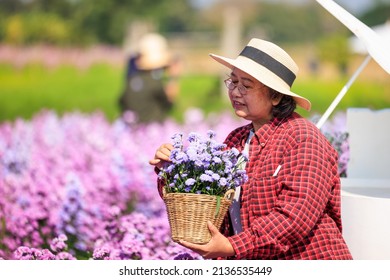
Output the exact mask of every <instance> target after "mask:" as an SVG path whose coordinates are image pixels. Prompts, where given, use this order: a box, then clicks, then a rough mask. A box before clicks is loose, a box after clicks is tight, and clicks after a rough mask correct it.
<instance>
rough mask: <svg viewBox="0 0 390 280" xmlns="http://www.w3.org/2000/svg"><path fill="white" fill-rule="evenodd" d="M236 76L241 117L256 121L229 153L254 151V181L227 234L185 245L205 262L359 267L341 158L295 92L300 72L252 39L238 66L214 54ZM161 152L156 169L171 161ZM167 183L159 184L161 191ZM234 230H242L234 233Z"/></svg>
mask: <svg viewBox="0 0 390 280" xmlns="http://www.w3.org/2000/svg"><path fill="white" fill-rule="evenodd" d="M211 57H212V58H214V59H215V60H216V61H217V62H219V63H221V64H222V65H224V66H226V67H228V68H229V69H230V71H231V72H230V73H229V77H228V78H227V79H226V80H225V84H226V86H227V89H228V94H229V98H230V101H231V105H232V107H233V109H234V111H235V113H236V115H237V116H239V117H241V118H244V119H246V120H248V121H250V123H249V124H247V125H244V126H242V127H239V128H237V129H235V130H233V131H232V132H230V133H229V135H228V136H227V138H226V140H225V143H226V144H227V148H233V147H235V148H237V149H239V150H240V151H242V150H244V148H245V146H246V145H248V146H247V147H248V148H249V162H248V163H247V165H246V171H247V174H248V177H249V180H248V181H247V182H246V183H245V184H243V185H242V186H241V188H240V189H238V190H237V192H236V195H237V196H235V199H236V200H237V201H236V202H237V203H239V207H238V208H237V210H236V211H231V212H229V214H228V215H227V216H228V217H226V218H225V221H224V223H223V225H222V228H221V232H222V233H220V232H219V231H218V229H217V228H216V227H215V226H214V225H212V224H211V223H210V222H208V226H209V230H210V232H211V235H212V238H211V240H210V241H209V242H208V243H207V244H204V245H199V244H192V243H189V242H186V241H181V242H180V244H182V245H183V246H185V247H187V248H190V249H192V250H193V251H195V252H197V253H199V254H200V255H202V256H203V257H204V258H229V259H352V256H351V254H350V252H349V249H348V247H347V245H346V243H345V241H344V239H343V236H342V223H341V211H340V204H341V195H340V178H339V174H338V162H337V161H338V155H337V152H336V151H335V149H334V148H333V147H332V146H331V144H330V143H329V142H328V140H327V139H326V138H325V136H324V135H323V134H322V133H321V132H320V130H319V129H318V128H316V126H315V125H314V124H313V123H311V122H310V121H308V120H306V119H304V118H302V117H301V116H300V115H299V114H298V113H296V112H295V109H296V106H297V105H298V106H300V107H302V108H304V109H306V110H310V107H311V104H310V102H309V100H307V99H306V98H304V97H302V96H300V95H298V94H296V93H294V92H292V91H291V90H290V89H291V86H292V84H293V82H294V80H295V78H296V74H297V72H298V66H297V65H296V64H295V62H294V61H293V59H292V58H291V57H290V56H289V55H288V54H287V53H286V52H285V51H284V50H283V49H281V48H280V47H278V46H277V45H275V44H273V43H271V42H267V41H264V40H260V39H252V40H251V41H250V42H249V44H248V45H247V46H246V47H245V48H244V49H243V51H242V52H241V53H240V54H239V56H238V57H237V58H236V59H230V58H226V57H223V56H218V55H214V54H211ZM171 150H172V145H171V144H163V145H161V146H160V147H159V148H158V149H157V151H156V153H155V156H154V158H153V159H151V160H150V162H149V163H150V164H152V165H155V166H156V168H161V167H162V164H163V163H164V161H169V155H170V151H171ZM163 185H164V182H163V181H161V180H159V182H158V188H159V191H160V194H161V188H162V187H163ZM233 224H234V226H232V225H233Z"/></svg>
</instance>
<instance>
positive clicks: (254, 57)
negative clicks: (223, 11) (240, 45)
mask: <svg viewBox="0 0 390 280" xmlns="http://www.w3.org/2000/svg"><path fill="white" fill-rule="evenodd" d="M210 56H211V57H212V58H214V59H215V60H216V61H218V62H219V63H221V64H223V65H225V66H227V67H229V68H230V69H233V68H238V69H240V70H241V71H244V72H245V73H247V74H249V75H251V76H252V77H253V78H255V79H256V80H258V81H260V82H261V83H263V84H264V85H266V86H268V87H270V88H272V89H274V90H276V91H278V92H280V93H282V94H286V95H290V96H292V97H293V98H294V100H295V101H296V103H297V105H298V106H300V107H302V108H303V109H305V110H307V111H310V108H311V103H310V101H309V100H308V99H306V98H304V97H302V96H300V95H298V94H296V93H294V92H292V91H291V86H292V84H293V82H294V80H295V78H296V75H297V73H298V66H297V64H296V63H295V62H294V60H293V59H292V58H291V57H290V56H289V55H288V54H287V53H286V52H285V51H284V50H283V49H282V48H280V47H279V46H277V45H275V44H273V43H271V42H268V41H265V40H261V39H257V38H254V39H252V40H250V41H249V43H248V45H247V46H245V48H244V49H243V50H242V52H241V53H240V54H239V55H238V57H237V58H236V59H231V58H227V57H223V56H220V55H215V54H210Z"/></svg>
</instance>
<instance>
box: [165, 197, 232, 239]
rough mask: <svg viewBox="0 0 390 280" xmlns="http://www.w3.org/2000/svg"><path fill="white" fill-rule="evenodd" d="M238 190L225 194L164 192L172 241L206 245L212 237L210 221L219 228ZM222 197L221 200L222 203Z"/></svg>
mask: <svg viewBox="0 0 390 280" xmlns="http://www.w3.org/2000/svg"><path fill="white" fill-rule="evenodd" d="M233 196H234V190H229V191H227V192H226V194H225V196H224V197H219V198H218V197H217V196H214V195H206V194H192V193H166V192H165V191H164V193H163V199H164V202H165V205H166V208H167V213H168V220H169V225H170V227H171V237H172V240H173V241H175V242H177V241H179V240H185V241H188V242H191V243H197V244H205V243H207V242H209V240H210V239H211V235H210V231H209V229H208V227H207V221H211V222H212V223H213V224H214V225H215V226H216V227H217V228H218V229H219V228H220V227H221V224H222V221H223V219H224V217H225V215H226V212H227V210H228V209H229V206H230V204H231V202H232V199H233ZM218 200H219V202H218ZM218 204H219V205H218Z"/></svg>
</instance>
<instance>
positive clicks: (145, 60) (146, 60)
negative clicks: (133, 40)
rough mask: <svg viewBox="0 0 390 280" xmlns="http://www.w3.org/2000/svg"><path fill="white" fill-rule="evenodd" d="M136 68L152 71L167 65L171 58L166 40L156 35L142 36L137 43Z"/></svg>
mask: <svg viewBox="0 0 390 280" xmlns="http://www.w3.org/2000/svg"><path fill="white" fill-rule="evenodd" d="M138 52H139V54H140V58H139V60H138V62H137V63H138V68H139V69H143V70H152V69H158V68H162V67H166V66H168V65H169V62H170V59H171V56H170V54H169V51H168V44H167V41H166V39H165V38H164V37H163V36H161V35H160V34H157V33H149V34H146V35H144V36H143V37H142V38H141V39H140V41H139V42H138Z"/></svg>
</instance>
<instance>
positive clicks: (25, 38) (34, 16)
mask: <svg viewBox="0 0 390 280" xmlns="http://www.w3.org/2000/svg"><path fill="white" fill-rule="evenodd" d="M237 3H238V4H237ZM234 4H235V5H236V8H237V12H238V11H240V13H242V25H243V31H244V32H245V33H246V34H251V33H255V32H258V28H259V27H260V28H261V32H265V33H266V34H267V37H268V38H270V39H272V40H274V41H278V42H305V41H308V40H313V39H314V40H316V39H319V37H321V36H323V35H324V32H325V33H326V32H328V33H329V34H344V35H345V34H347V33H348V31H347V30H346V29H345V27H343V26H342V24H341V23H339V22H338V21H337V20H334V18H333V17H332V16H331V15H329V14H328V13H327V12H326V11H325V10H324V9H323V8H322V7H320V5H318V4H317V3H316V2H315V1H308V2H307V3H306V4H304V5H303V4H302V5H293V4H291V3H289V2H288V1H283V2H280V1H260V0H258V1H254V0H237V1H234V0H223V1H222V0H221V1H216V2H215V3H214V4H213V5H211V6H210V7H208V8H207V9H199V8H197V7H196V6H194V5H193V0H182V1H177V0H98V1H96V0H0V43H1V42H2V43H7V44H15V45H25V44H34V43H48V44H53V45H60V46H66V45H89V44H96V43H101V44H111V45H120V44H121V43H122V42H123V39H124V36H125V35H126V28H127V27H128V26H129V24H131V23H132V22H135V21H149V22H152V23H153V24H154V26H156V28H157V31H159V32H161V33H180V32H192V31H196V32H202V31H207V32H219V31H220V30H221V24H222V23H221V22H222V21H221V11H222V8H223V7H224V6H226V5H234ZM389 15H390V4H385V3H384V2H383V1H382V2H379V1H378V2H377V5H376V6H375V7H374V8H373V9H372V10H370V11H367V12H366V13H365V14H363V15H360V16H359V17H360V19H362V20H363V21H364V22H365V23H366V24H368V25H376V24H380V23H383V22H385V21H386V20H387V18H386V17H388V16H389Z"/></svg>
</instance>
